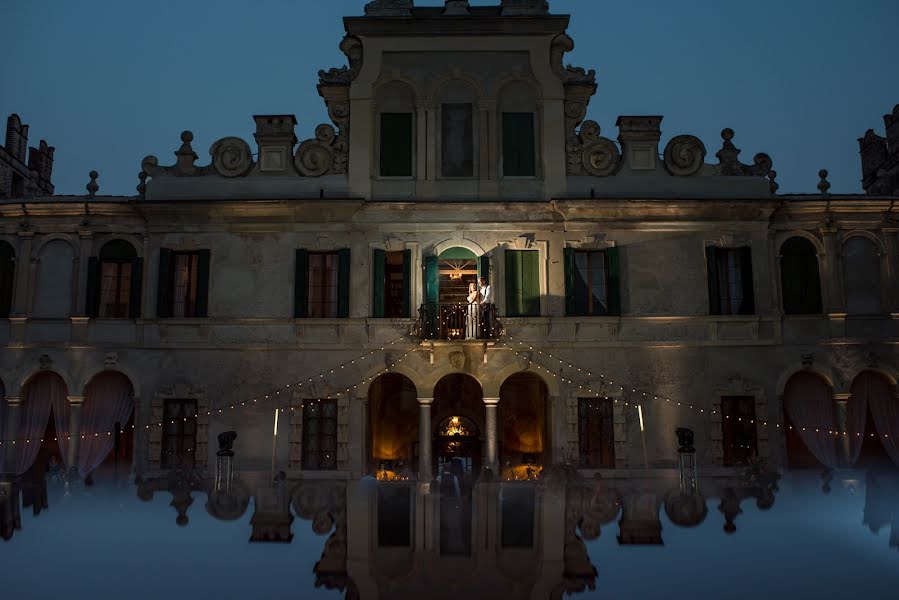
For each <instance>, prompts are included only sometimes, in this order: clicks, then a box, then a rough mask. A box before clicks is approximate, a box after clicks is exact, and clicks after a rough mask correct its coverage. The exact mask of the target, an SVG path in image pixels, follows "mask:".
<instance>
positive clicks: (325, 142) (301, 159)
mask: <svg viewBox="0 0 899 600" xmlns="http://www.w3.org/2000/svg"><path fill="white" fill-rule="evenodd" d="M336 138H337V134H336V133H335V131H334V128H333V127H331V126H330V125H327V124H324V125H319V126H318V127H316V128H315V138H314V139H311V140H306V141H305V142H303V143H302V144H300V147H299V148H298V149H297V153H296V156H295V157H294V165H295V166H296V168H297V171H298V172H299V173H300V175H304V176H306V177H321V176H322V175H325V174H326V173H328V172H329V171H330V170H331V168H332V166H333V164H334V141H335V139H336Z"/></svg>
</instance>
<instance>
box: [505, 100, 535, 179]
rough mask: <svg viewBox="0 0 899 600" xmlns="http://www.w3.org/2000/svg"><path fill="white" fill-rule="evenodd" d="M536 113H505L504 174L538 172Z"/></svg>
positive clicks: (514, 175)
mask: <svg viewBox="0 0 899 600" xmlns="http://www.w3.org/2000/svg"><path fill="white" fill-rule="evenodd" d="M535 145H536V140H535V137H534V113H503V176H504V177H534V176H535V175H536V174H537V153H536V148H535Z"/></svg>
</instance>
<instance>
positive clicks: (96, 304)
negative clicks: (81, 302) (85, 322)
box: [86, 256, 100, 318]
mask: <svg viewBox="0 0 899 600" xmlns="http://www.w3.org/2000/svg"><path fill="white" fill-rule="evenodd" d="M86 308H87V316H89V317H91V318H96V317H99V316H100V258H99V257H97V256H91V257H90V258H88V259H87V307H86Z"/></svg>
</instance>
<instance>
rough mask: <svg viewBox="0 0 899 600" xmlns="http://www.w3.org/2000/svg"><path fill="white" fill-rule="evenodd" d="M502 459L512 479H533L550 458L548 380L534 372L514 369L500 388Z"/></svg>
mask: <svg viewBox="0 0 899 600" xmlns="http://www.w3.org/2000/svg"><path fill="white" fill-rule="evenodd" d="M499 398H500V399H499V415H498V416H499V427H498V429H499V431H498V434H499V440H500V445H499V460H500V465H501V467H502V472H503V474H504V476H505V477H507V478H510V479H532V478H535V477H536V476H537V474H538V473H539V471H540V470H541V468H542V467H543V466H544V465H547V464H549V463H550V462H551V459H552V456H551V453H550V447H551V445H550V443H549V435H548V433H549V429H548V427H547V424H548V423H549V422H550V419H549V410H548V409H549V402H548V391H547V388H546V383H545V382H544V381H543V379H541V378H540V377H539V376H538V375H536V374H534V373H526V372H522V373H515V374H514V375H512V376H510V377H509V378H507V379H506V380H505V381H504V382H503V385H502V386H501V387H500V390H499Z"/></svg>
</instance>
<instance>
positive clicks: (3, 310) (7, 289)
mask: <svg viewBox="0 0 899 600" xmlns="http://www.w3.org/2000/svg"><path fill="white" fill-rule="evenodd" d="M15 273H16V252H15V250H13V248H12V246H10V245H9V244H8V243H6V242H0V319H5V318H6V317H8V316H9V313H10V312H12V294H13V284H14V283H15V281H14V280H15Z"/></svg>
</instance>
